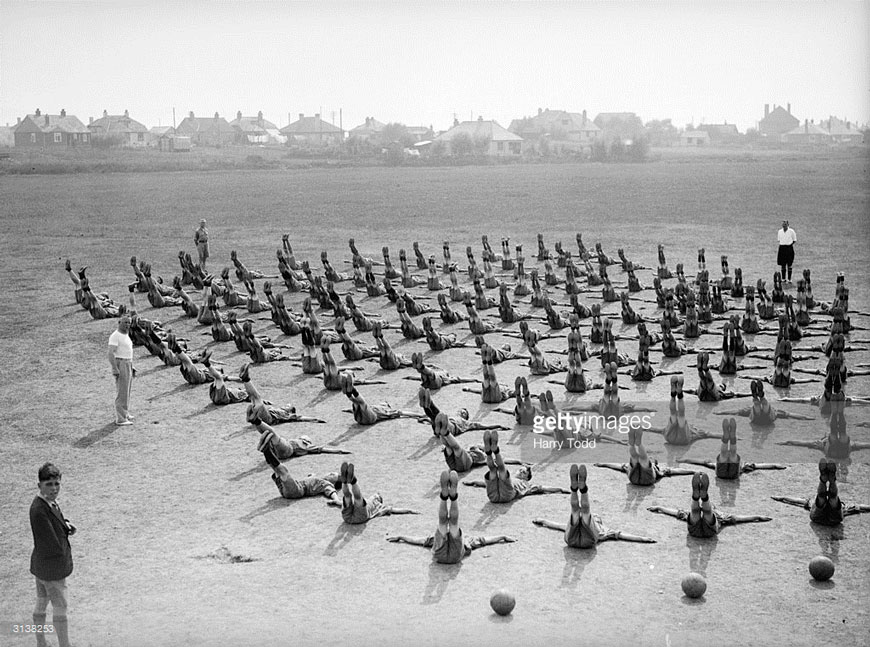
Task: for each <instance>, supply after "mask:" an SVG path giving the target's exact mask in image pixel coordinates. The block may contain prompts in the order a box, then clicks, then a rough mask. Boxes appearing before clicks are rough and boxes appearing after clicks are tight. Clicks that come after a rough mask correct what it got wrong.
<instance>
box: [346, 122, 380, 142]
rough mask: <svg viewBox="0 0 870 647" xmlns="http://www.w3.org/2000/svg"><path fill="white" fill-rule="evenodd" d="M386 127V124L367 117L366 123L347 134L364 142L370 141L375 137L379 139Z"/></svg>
mask: <svg viewBox="0 0 870 647" xmlns="http://www.w3.org/2000/svg"><path fill="white" fill-rule="evenodd" d="M384 127H386V124H385V123H382V122H380V121H378V120H377V119H375V118H374V117H366V120H365V123H362V124H360V125H359V126H357V127H355V128H351V129H350V130H349V131H348V133H347V134H348V136H349V137H356V138H357V139H360V140H362V141H368V140H369V139H372V138H373V137H377V136H378V135H379V134H380V133H381V131H382V130H383V129H384Z"/></svg>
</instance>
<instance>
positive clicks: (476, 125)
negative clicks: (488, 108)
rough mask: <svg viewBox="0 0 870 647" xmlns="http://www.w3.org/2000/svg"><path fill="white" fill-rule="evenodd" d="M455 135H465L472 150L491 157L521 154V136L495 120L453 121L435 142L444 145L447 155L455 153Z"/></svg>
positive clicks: (481, 118) (480, 118)
mask: <svg viewBox="0 0 870 647" xmlns="http://www.w3.org/2000/svg"><path fill="white" fill-rule="evenodd" d="M457 137H463V138H465V137H467V138H469V139H470V140H471V143H472V144H473V145H474V152H476V153H479V154H484V155H490V156H493V157H518V156H520V155H522V154H523V138H522V137H520V136H519V135H517V134H515V133H512V132H510V131H509V130H507V129H506V128H503V127H502V126H501V125H500V124H499V123H498V122H497V121H495V120H484V119H483V117H478V118H477V121H463V122H461V123H454V126H453V128H451V129H450V130H448V131H446V132H443V133H441V134H440V135H438V136H437V137H436V138H435V142H436V143H437V142H442V143H443V144H444V145H445V152H446V153H447V154H448V155H452V154H454V153H455V151H454V149H453V145H452V144H453V140H455V139H456V138H457Z"/></svg>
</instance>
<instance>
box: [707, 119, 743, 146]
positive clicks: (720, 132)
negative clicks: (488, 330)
mask: <svg viewBox="0 0 870 647" xmlns="http://www.w3.org/2000/svg"><path fill="white" fill-rule="evenodd" d="M697 130H701V131H703V132H706V133H707V134H708V135H709V136H710V142H709V143H711V144H735V143H737V142H739V141H740V131H739V130H737V126H736V125H735V124H729V123H728V122H727V121H726V122H725V123H724V124H701V125H700V126H698V128H697Z"/></svg>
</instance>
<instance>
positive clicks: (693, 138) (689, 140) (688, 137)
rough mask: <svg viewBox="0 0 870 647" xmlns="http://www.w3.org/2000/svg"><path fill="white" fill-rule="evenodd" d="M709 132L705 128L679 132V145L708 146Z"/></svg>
mask: <svg viewBox="0 0 870 647" xmlns="http://www.w3.org/2000/svg"><path fill="white" fill-rule="evenodd" d="M709 145H710V133H708V132H707V131H706V130H700V129H699V130H686V131H684V132H682V133H680V146H696V147H697V146H709Z"/></svg>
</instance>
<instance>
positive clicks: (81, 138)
mask: <svg viewBox="0 0 870 647" xmlns="http://www.w3.org/2000/svg"><path fill="white" fill-rule="evenodd" d="M90 144H91V132H90V131H89V130H88V129H87V127H86V126H85V125H84V124H83V123H82V122H81V121H80V120H79V118H78V117H76V116H74V115H67V114H66V110H61V111H60V114H59V115H49V114H45V115H44V114H42V112H41V111H40V110H39V108H37V109H36V112H35V113H33V114H29V115H27V116H25V117H24V119H22V120H21V121H20V123H19V124H18V125H17V126H16V127H15V146H16V147H22V148H69V147H71V146H83V145H87V146H90Z"/></svg>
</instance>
